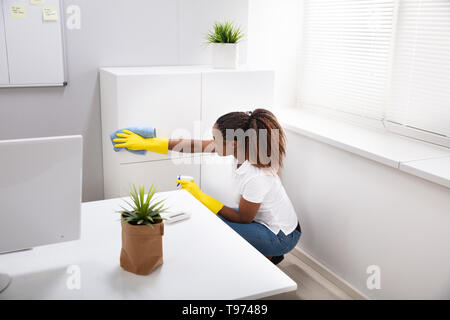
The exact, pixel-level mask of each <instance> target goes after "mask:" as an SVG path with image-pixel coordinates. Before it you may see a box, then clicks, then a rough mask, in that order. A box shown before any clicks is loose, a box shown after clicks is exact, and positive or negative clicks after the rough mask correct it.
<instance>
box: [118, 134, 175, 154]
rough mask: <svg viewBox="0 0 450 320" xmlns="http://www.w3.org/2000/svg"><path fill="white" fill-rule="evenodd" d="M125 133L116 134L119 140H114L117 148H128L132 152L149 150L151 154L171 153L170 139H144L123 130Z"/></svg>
mask: <svg viewBox="0 0 450 320" xmlns="http://www.w3.org/2000/svg"><path fill="white" fill-rule="evenodd" d="M122 132H123V133H116V136H117V137H119V138H116V139H113V142H120V144H115V145H114V147H115V148H128V149H130V150H148V151H151V152H156V153H161V154H167V153H168V152H169V139H168V138H143V137H141V136H140V135H138V134H136V133H134V132H132V131H130V130H126V129H124V130H122Z"/></svg>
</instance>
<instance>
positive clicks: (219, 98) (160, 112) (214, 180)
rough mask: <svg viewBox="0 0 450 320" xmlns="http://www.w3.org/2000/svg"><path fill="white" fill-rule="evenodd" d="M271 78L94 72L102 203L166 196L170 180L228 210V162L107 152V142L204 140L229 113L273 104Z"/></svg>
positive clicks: (168, 70)
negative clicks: (144, 130) (138, 189)
mask: <svg viewBox="0 0 450 320" xmlns="http://www.w3.org/2000/svg"><path fill="white" fill-rule="evenodd" d="M273 80H274V73H273V71H270V70H267V71H263V70H247V69H239V70H217V69H212V68H210V67H207V66H167V67H166V66H164V67H162V66H161V67H123V68H117V67H114V68H102V69H100V86H101V115H102V142H103V175H104V189H105V198H113V197H119V196H125V195H127V191H128V189H129V186H130V185H131V184H132V183H134V184H136V185H142V184H145V185H146V186H147V188H148V187H149V186H150V185H151V184H152V183H155V184H157V186H158V190H159V191H167V190H174V189H175V188H176V184H175V182H174V180H175V178H176V176H177V175H178V174H184V175H190V176H193V177H194V178H195V180H196V182H197V184H198V185H199V186H200V187H201V188H202V190H203V191H204V192H206V193H208V194H210V195H212V196H214V197H216V198H217V199H218V200H220V201H222V202H224V203H225V204H226V205H230V206H231V205H233V203H234V201H233V200H234V199H233V197H232V195H233V192H232V189H233V167H232V165H233V158H232V157H219V156H217V155H215V154H203V155H202V154H200V153H197V154H190V153H179V152H174V151H169V153H168V154H167V155H161V154H157V153H152V152H147V153H146V155H135V154H132V153H130V152H128V151H126V150H121V151H119V152H115V151H114V149H113V146H112V144H111V141H110V137H109V135H110V134H111V133H112V132H114V131H115V130H117V129H119V128H124V127H129V126H152V127H154V128H156V134H157V136H158V137H169V138H178V137H182V138H186V139H212V133H211V130H212V126H213V124H214V122H215V120H216V119H217V118H218V117H219V116H221V115H223V114H225V113H228V112H231V111H247V110H252V109H254V108H256V107H263V108H268V109H270V108H271V107H272V103H273Z"/></svg>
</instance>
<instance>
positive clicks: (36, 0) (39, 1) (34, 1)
mask: <svg viewBox="0 0 450 320" xmlns="http://www.w3.org/2000/svg"><path fill="white" fill-rule="evenodd" d="M30 4H35V5H39V4H44V0H30Z"/></svg>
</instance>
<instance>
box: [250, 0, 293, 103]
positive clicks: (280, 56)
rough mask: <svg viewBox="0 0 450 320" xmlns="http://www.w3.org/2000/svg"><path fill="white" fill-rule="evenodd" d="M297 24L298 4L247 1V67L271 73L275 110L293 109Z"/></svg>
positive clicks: (283, 0)
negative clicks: (272, 73) (270, 69)
mask: <svg viewBox="0 0 450 320" xmlns="http://www.w3.org/2000/svg"><path fill="white" fill-rule="evenodd" d="M301 22H302V1H298V0H249V14H248V33H249V37H248V54H247V60H248V61H247V63H248V64H249V65H251V66H265V67H269V68H272V69H273V70H275V88H274V107H275V108H279V107H282V108H284V107H294V106H295V105H296V100H297V87H298V85H297V69H298V67H299V66H298V59H297V57H298V53H299V51H298V50H299V48H300V41H301V33H300V31H301Z"/></svg>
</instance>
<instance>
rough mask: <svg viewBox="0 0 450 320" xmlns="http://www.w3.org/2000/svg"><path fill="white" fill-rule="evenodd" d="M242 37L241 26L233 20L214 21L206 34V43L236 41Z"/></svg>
mask: <svg viewBox="0 0 450 320" xmlns="http://www.w3.org/2000/svg"><path fill="white" fill-rule="evenodd" d="M243 37H244V33H242V31H241V28H240V27H239V26H235V25H234V23H233V22H230V21H225V22H214V25H213V30H211V31H209V32H208V34H206V40H207V42H208V43H237V42H239V40H241V39H242V38H243Z"/></svg>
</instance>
